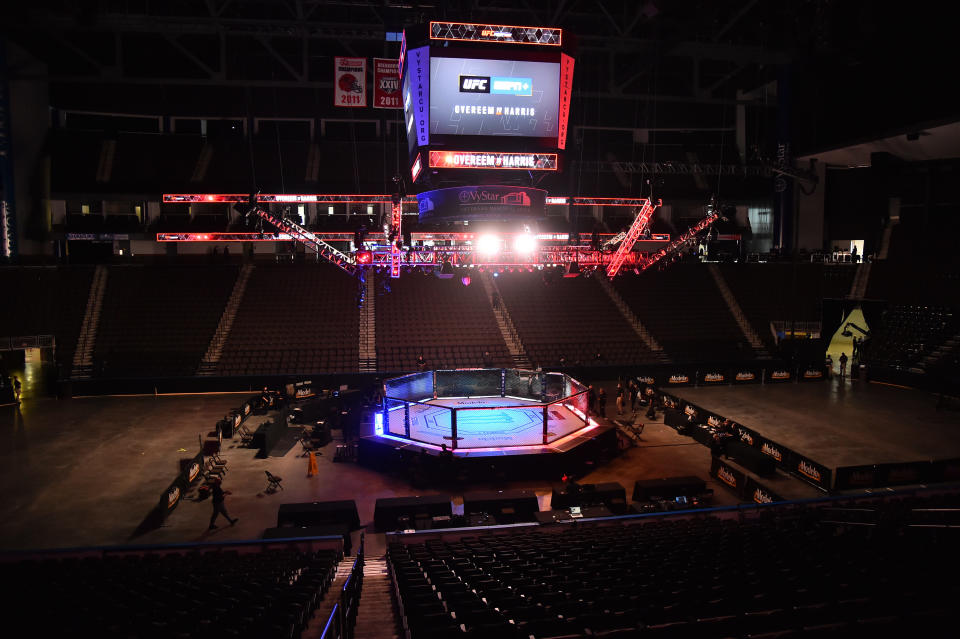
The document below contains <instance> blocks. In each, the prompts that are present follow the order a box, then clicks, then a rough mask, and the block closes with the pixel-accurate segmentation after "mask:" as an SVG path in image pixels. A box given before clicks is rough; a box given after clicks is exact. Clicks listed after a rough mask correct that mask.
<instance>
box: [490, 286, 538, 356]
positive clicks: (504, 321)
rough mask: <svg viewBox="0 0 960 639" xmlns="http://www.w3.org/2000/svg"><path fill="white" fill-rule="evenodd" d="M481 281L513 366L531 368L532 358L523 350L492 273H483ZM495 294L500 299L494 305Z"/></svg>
mask: <svg viewBox="0 0 960 639" xmlns="http://www.w3.org/2000/svg"><path fill="white" fill-rule="evenodd" d="M480 280H481V281H482V282H483V290H484V291H486V293H487V300H488V301H489V302H490V307H491V308H492V309H493V316H494V317H495V318H496V320H497V326H498V327H499V328H500V335H501V336H503V341H504V343H505V344H506V345H507V351H509V353H510V357H511V358H513V365H514V366H515V367H517V368H530V366H531V364H530V357H529V356H528V355H527V352H526V351H525V350H524V348H523V342H521V341H520V335H518V334H517V329H516V328H514V326H513V320H512V319H511V318H510V313H509V312H508V311H507V308H506V307H505V306H504V305H503V296H502V295H500V291H499V290H498V289H497V284H496V282H494V280H493V277H491V276H490V273H481V274H480ZM494 293H496V296H497V297H498V298H499V299H500V303H499V304H494V303H493V298H494Z"/></svg>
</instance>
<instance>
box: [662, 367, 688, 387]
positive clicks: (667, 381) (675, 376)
mask: <svg viewBox="0 0 960 639" xmlns="http://www.w3.org/2000/svg"><path fill="white" fill-rule="evenodd" d="M696 378H697V376H696V372H695V371H689V370H675V371H672V372H670V373H669V374H668V375H666V376H664V378H663V379H662V380H661V382H660V383H661V384H663V385H665V386H690V385H691V384H693V382H694V380H695V379H696Z"/></svg>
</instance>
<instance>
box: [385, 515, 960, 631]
mask: <svg viewBox="0 0 960 639" xmlns="http://www.w3.org/2000/svg"><path fill="white" fill-rule="evenodd" d="M924 503H925V502H924V501H920V502H917V503H916V504H914V503H911V500H910V499H909V498H908V499H907V500H906V501H904V502H901V503H897V504H894V505H893V506H892V512H891V511H890V510H887V508H884V507H875V506H874V505H871V504H866V505H861V504H859V503H857V504H856V505H855V506H853V508H854V509H855V510H856V513H860V512H862V511H863V510H864V509H867V510H874V509H876V510H875V512H874V514H875V515H876V514H877V513H881V514H880V515H879V517H878V518H877V519H875V520H878V521H881V522H884V523H883V524H866V525H864V524H860V525H853V524H852V523H847V521H845V519H844V518H845V515H844V513H845V512H847V511H846V510H845V508H844V507H843V506H842V505H837V506H835V507H824V508H820V509H817V508H794V507H786V508H783V507H780V508H776V509H772V510H766V511H764V512H762V513H760V514H759V515H757V516H754V517H748V518H746V519H744V520H742V521H738V520H737V519H735V518H732V517H731V518H713V517H704V518H698V519H661V518H656V519H651V520H647V521H646V522H645V523H639V522H637V520H634V523H633V524H629V523H628V524H620V523H617V524H613V523H611V524H608V525H598V526H595V527H592V528H591V527H589V525H586V526H577V527H570V526H563V527H556V528H554V529H553V530H552V531H550V530H543V529H539V530H537V531H525V532H513V531H511V532H507V531H497V533H496V534H493V533H491V534H482V533H479V534H477V536H464V537H459V538H454V537H451V538H450V539H449V540H445V539H442V538H441V539H439V540H431V541H427V542H425V543H405V544H404V543H390V544H389V545H388V551H387V557H388V560H389V564H390V568H391V571H392V575H393V578H394V583H395V588H396V592H397V594H398V595H399V599H400V604H401V614H402V622H403V624H404V627H405V628H407V629H408V630H409V632H410V637H411V639H425V638H440V637H454V636H466V637H474V636H476V637H498V638H500V639H511V638H514V637H517V638H520V637H522V638H524V639H526V638H530V637H532V638H534V639H540V638H547V637H564V638H570V639H572V638H574V637H635V636H639V637H651V638H660V637H684V638H686V637H702V638H704V639H706V638H707V637H759V636H762V637H774V636H777V637H785V636H790V637H801V636H802V637H814V636H815V637H826V636H830V637H849V636H874V633H876V632H878V631H880V629H881V628H882V629H883V631H882V632H880V634H882V635H883V636H900V635H902V634H904V633H906V634H908V635H913V636H924V634H925V633H928V632H930V631H931V630H936V629H937V628H938V626H939V625H940V624H942V623H944V622H946V621H947V620H948V619H952V618H953V616H954V612H953V608H954V606H955V599H956V595H957V594H958V592H960V587H958V584H957V581H956V579H955V575H954V572H955V568H956V565H957V563H956V562H957V559H960V552H958V546H957V545H956V543H955V539H953V537H952V536H951V535H949V534H946V533H949V531H948V530H947V527H946V526H940V528H939V529H931V528H921V527H916V526H914V527H911V519H912V518H913V519H915V517H911V513H912V512H913V511H912V508H915V507H918V504H924ZM946 503H948V504H952V506H950V507H952V508H955V507H956V505H957V501H956V496H953V497H952V498H951V500H948V501H947V502H946ZM925 507H927V508H929V507H931V506H929V505H926V506H925ZM914 514H916V513H914ZM467 534H470V533H467ZM411 541H412V540H411ZM908 544H909V546H908ZM907 548H909V550H907ZM876 636H879V635H876Z"/></svg>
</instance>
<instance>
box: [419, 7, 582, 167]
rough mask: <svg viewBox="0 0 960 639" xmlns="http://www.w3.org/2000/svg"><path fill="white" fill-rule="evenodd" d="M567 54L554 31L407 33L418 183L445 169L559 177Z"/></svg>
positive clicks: (488, 28)
mask: <svg viewBox="0 0 960 639" xmlns="http://www.w3.org/2000/svg"><path fill="white" fill-rule="evenodd" d="M567 40H568V41H569V38H567ZM568 46H569V42H564V34H563V32H562V30H561V29H556V28H544V27H519V26H510V25H491V24H472V23H458V22H431V23H430V24H429V25H421V26H420V27H415V28H412V29H410V30H408V31H405V32H404V35H403V41H402V43H401V55H400V66H401V75H402V92H403V108H404V120H405V124H406V134H407V142H408V147H409V151H410V175H411V178H412V179H413V181H414V182H418V181H423V180H424V176H427V175H429V174H431V173H434V172H438V171H448V170H465V169H466V170H478V169H482V170H488V171H511V170H525V171H556V170H558V169H559V164H560V162H559V160H560V157H559V153H560V152H561V151H563V150H564V149H565V148H566V138H567V123H568V120H569V116H570V100H571V94H572V88H573V70H574V59H573V57H572V56H571V55H569V53H568V50H567V47H568Z"/></svg>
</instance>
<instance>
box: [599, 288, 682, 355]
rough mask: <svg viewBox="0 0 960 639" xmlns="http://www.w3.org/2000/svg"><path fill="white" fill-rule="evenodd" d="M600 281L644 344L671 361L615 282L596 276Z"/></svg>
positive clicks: (655, 353)
mask: <svg viewBox="0 0 960 639" xmlns="http://www.w3.org/2000/svg"><path fill="white" fill-rule="evenodd" d="M594 279H595V280H597V281H599V282H600V288H602V289H603V290H604V291H606V293H607V296H608V297H609V298H610V300H611V301H612V302H613V304H614V306H616V307H617V309H618V310H619V311H620V314H621V315H623V318H624V319H625V320H627V323H628V324H630V327H631V328H632V329H633V332H634V333H636V334H637V337H639V338H640V341H642V342H643V343H644V344H646V345H647V348H649V349H650V351H651V352H652V353H653V354H654V356H655V357H656V358H657V359H658V360H660V361H661V362H664V363H669V362H670V358H669V357H668V356H667V354H666V353H665V352H664V350H663V347H662V346H660V344H659V343H658V342H657V340H655V339H654V338H653V335H651V334H650V331H648V330H647V329H646V327H645V326H644V325H643V324H642V323H641V322H640V318H638V317H637V316H636V315H635V314H634V312H633V311H632V310H630V307H629V306H628V305H627V303H626V302H625V301H624V300H623V298H622V297H621V296H620V293H618V292H617V289H615V288H614V287H613V284H612V283H611V282H610V280H609V279H607V278H605V277H598V278H594Z"/></svg>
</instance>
